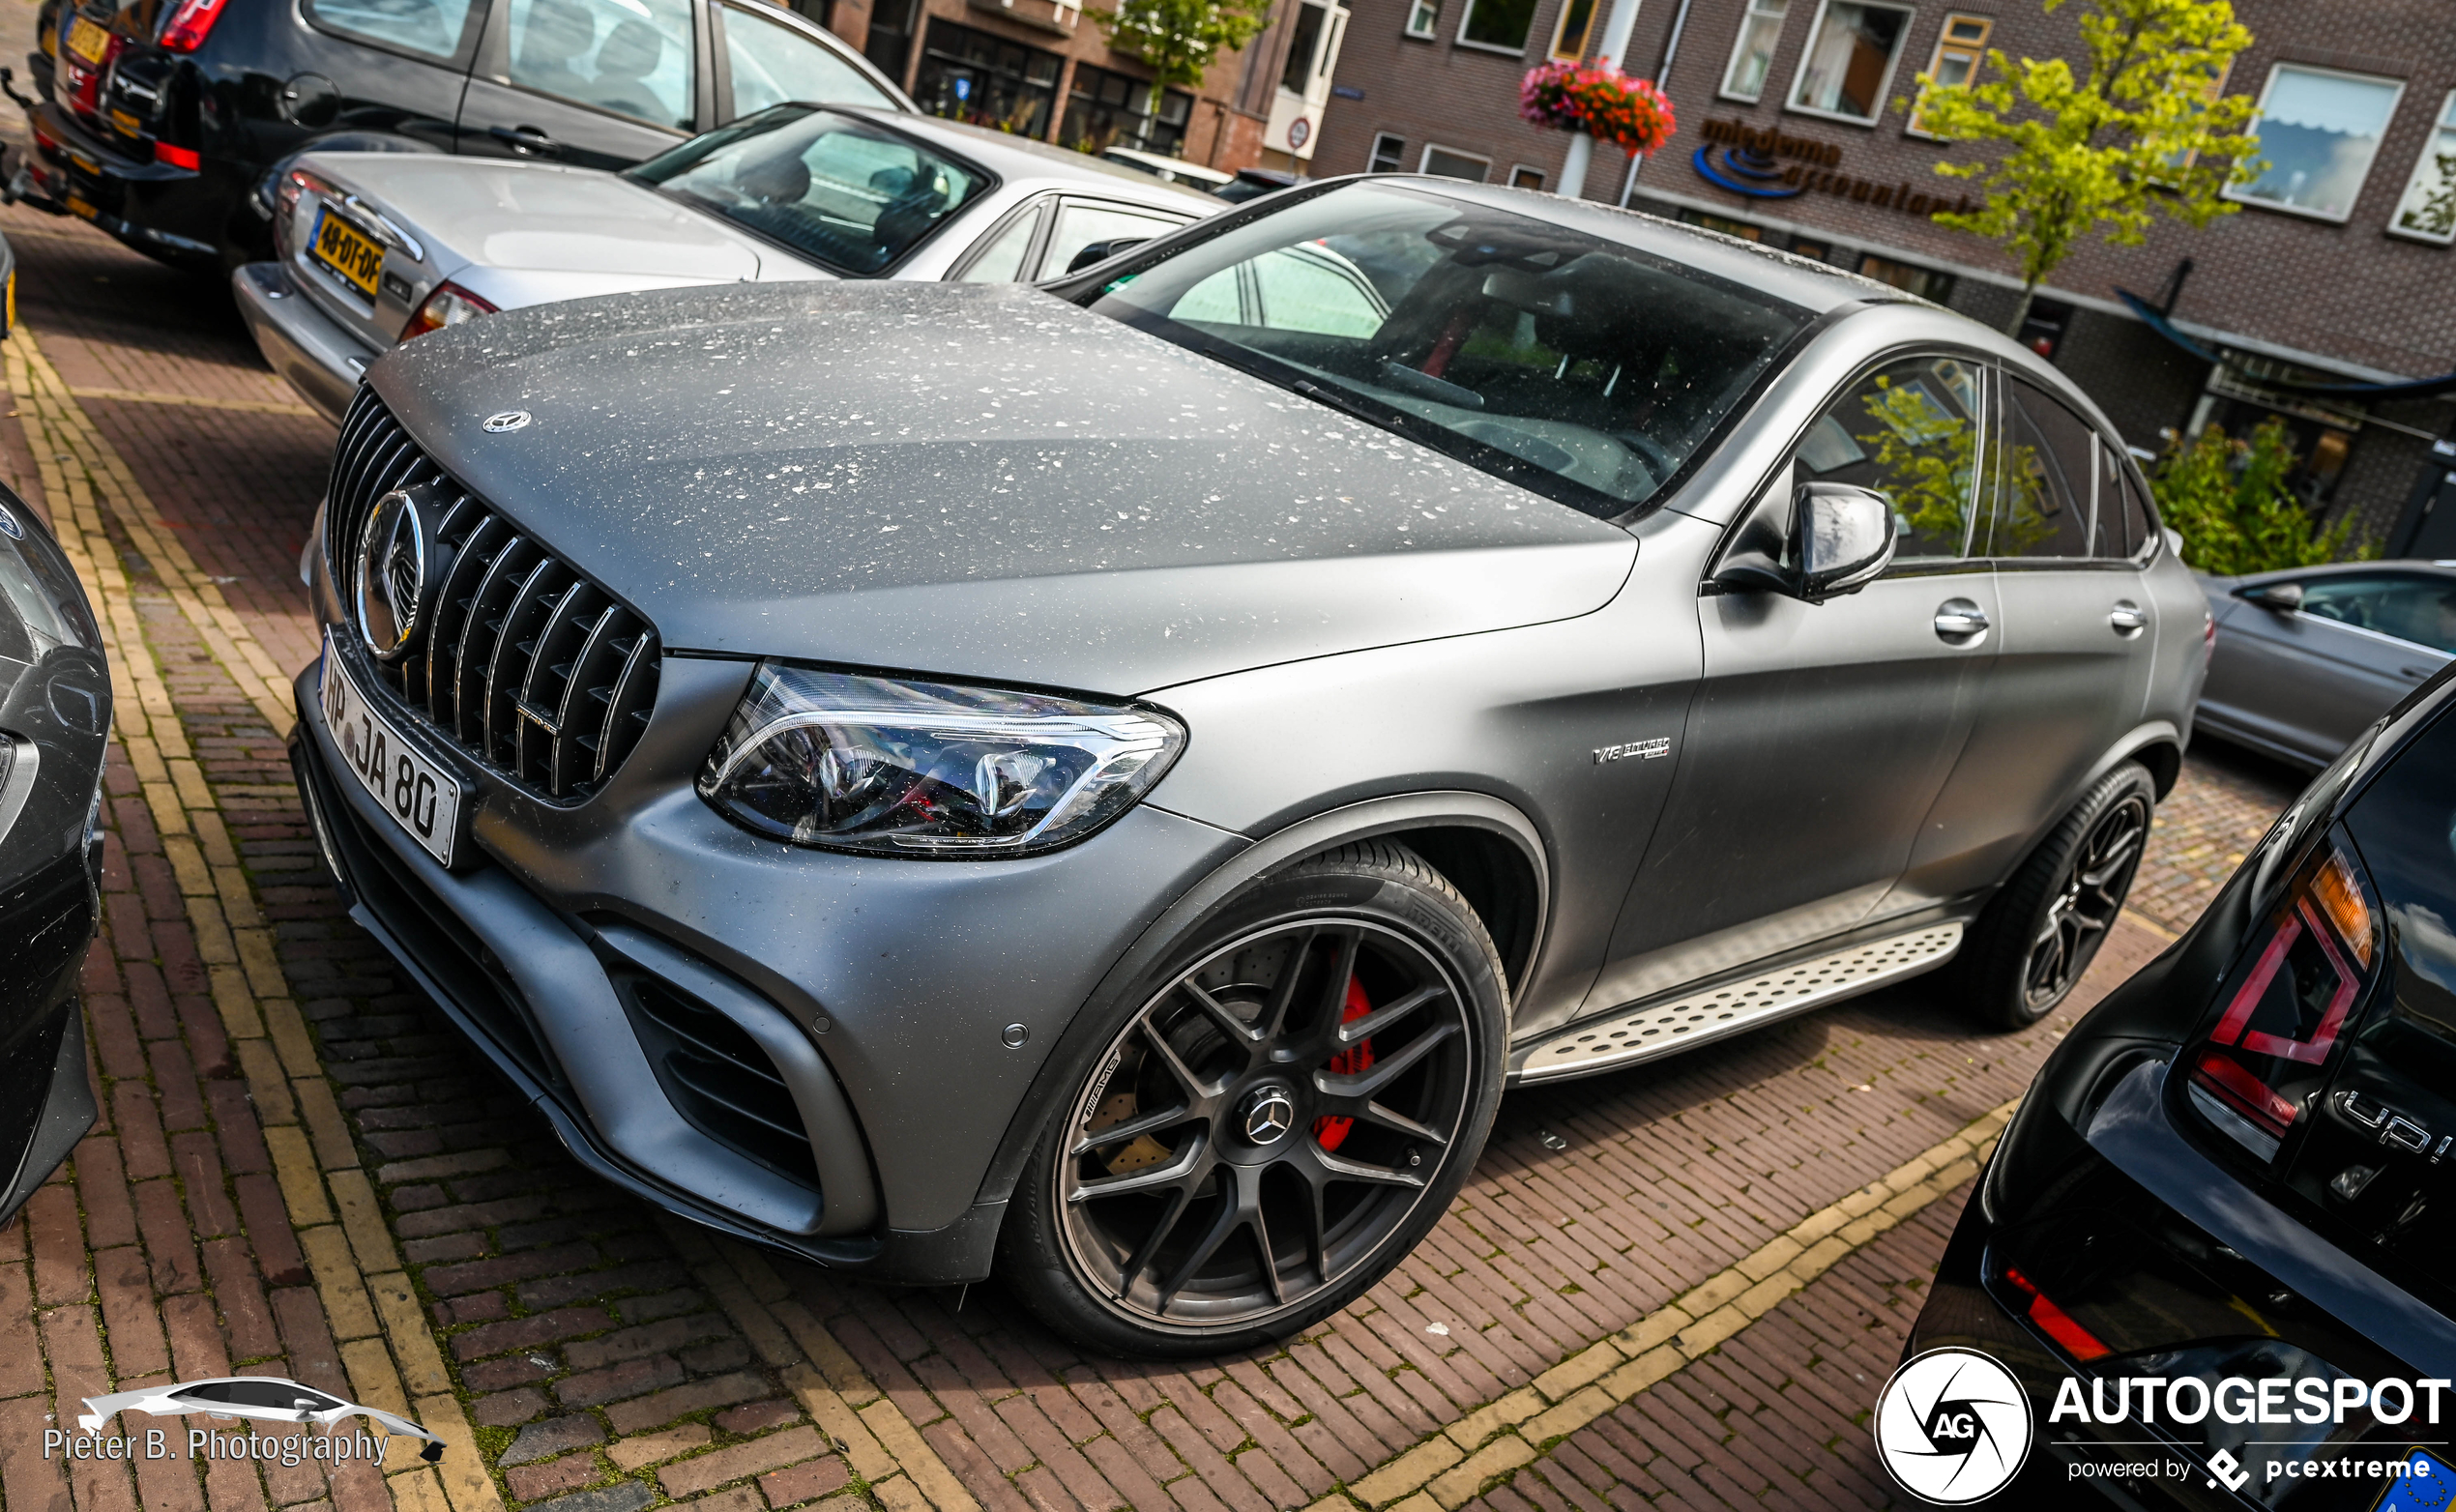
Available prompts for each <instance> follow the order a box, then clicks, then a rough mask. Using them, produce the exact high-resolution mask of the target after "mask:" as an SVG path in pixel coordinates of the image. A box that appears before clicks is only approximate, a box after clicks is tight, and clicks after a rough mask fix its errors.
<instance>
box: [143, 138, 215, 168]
mask: <svg viewBox="0 0 2456 1512" xmlns="http://www.w3.org/2000/svg"><path fill="white" fill-rule="evenodd" d="M154 160H155V161H156V162H162V163H168V164H169V165H170V166H172V167H174V168H187V169H190V171H193V170H195V169H197V168H201V167H203V166H204V160H203V159H202V158H199V157H198V156H196V149H194V148H193V147H173V146H172V145H171V144H170V143H168V142H156V143H155V144H154Z"/></svg>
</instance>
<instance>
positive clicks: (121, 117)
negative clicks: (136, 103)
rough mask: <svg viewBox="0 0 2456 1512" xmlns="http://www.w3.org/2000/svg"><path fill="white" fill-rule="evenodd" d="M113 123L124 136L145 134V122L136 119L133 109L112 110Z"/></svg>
mask: <svg viewBox="0 0 2456 1512" xmlns="http://www.w3.org/2000/svg"><path fill="white" fill-rule="evenodd" d="M111 125H112V126H113V127H115V128H116V129H117V130H118V131H119V133H120V134H121V135H122V136H142V135H144V134H145V123H144V122H142V121H139V120H138V119H136V116H135V113H134V112H132V111H128V110H114V111H112V112H111Z"/></svg>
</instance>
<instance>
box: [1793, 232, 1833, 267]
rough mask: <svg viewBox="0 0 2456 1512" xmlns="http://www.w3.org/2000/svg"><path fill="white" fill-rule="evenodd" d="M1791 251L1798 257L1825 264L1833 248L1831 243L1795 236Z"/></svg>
mask: <svg viewBox="0 0 2456 1512" xmlns="http://www.w3.org/2000/svg"><path fill="white" fill-rule="evenodd" d="M1791 250H1792V252H1793V254H1794V255H1796V256H1799V257H1806V258H1809V259H1811V260H1813V261H1816V262H1824V261H1825V260H1826V259H1827V257H1828V256H1829V255H1830V254H1831V253H1832V251H1833V246H1832V244H1831V243H1829V242H1817V241H1811V240H1809V239H1808V238H1807V237H1804V236H1795V237H1793V238H1792V239H1791Z"/></svg>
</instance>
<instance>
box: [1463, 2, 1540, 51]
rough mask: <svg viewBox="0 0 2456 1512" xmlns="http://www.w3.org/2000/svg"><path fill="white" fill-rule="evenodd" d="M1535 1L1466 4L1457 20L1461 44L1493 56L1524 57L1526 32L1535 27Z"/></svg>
mask: <svg viewBox="0 0 2456 1512" xmlns="http://www.w3.org/2000/svg"><path fill="white" fill-rule="evenodd" d="M1534 24H1535V0H1467V9H1466V10H1465V11H1464V12H1463V13H1461V14H1460V15H1459V17H1458V44H1459V45H1460V46H1462V47H1483V48H1486V49H1489V50H1490V51H1493V52H1515V53H1523V52H1525V51H1526V50H1527V28H1528V27H1530V26H1532V25H1534Z"/></svg>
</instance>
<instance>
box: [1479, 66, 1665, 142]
mask: <svg viewBox="0 0 2456 1512" xmlns="http://www.w3.org/2000/svg"><path fill="white" fill-rule="evenodd" d="M1518 114H1519V115H1520V116H1521V117H1522V118H1524V119H1525V120H1527V121H1529V122H1531V123H1533V124H1534V125H1536V126H1542V127H1550V128H1553V129H1554V130H1557V131H1584V132H1586V133H1587V134H1588V135H1590V136H1593V137H1595V138H1597V139H1598V140H1602V141H1607V142H1611V143H1613V144H1615V145H1616V146H1619V147H1621V148H1623V150H1625V151H1628V152H1649V153H1651V152H1654V151H1656V150H1657V149H1659V148H1660V147H1661V146H1662V145H1663V143H1664V142H1666V141H1668V140H1669V139H1670V138H1671V135H1672V132H1673V131H1676V130H1678V126H1677V122H1676V121H1675V119H1674V116H1673V113H1672V102H1671V101H1670V100H1669V99H1668V98H1666V97H1665V96H1664V94H1663V92H1662V91H1661V90H1660V89H1658V88H1656V87H1655V86H1654V84H1653V83H1652V81H1651V80H1648V79H1642V78H1631V77H1630V76H1629V75H1627V74H1626V73H1622V72H1621V71H1620V70H1618V69H1616V68H1608V67H1606V66H1604V65H1601V64H1584V63H1546V64H1543V65H1540V66H1539V67H1536V68H1534V69H1530V70H1528V71H1527V76H1526V77H1525V78H1524V79H1523V80H1522V81H1520V83H1519V86H1518Z"/></svg>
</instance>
